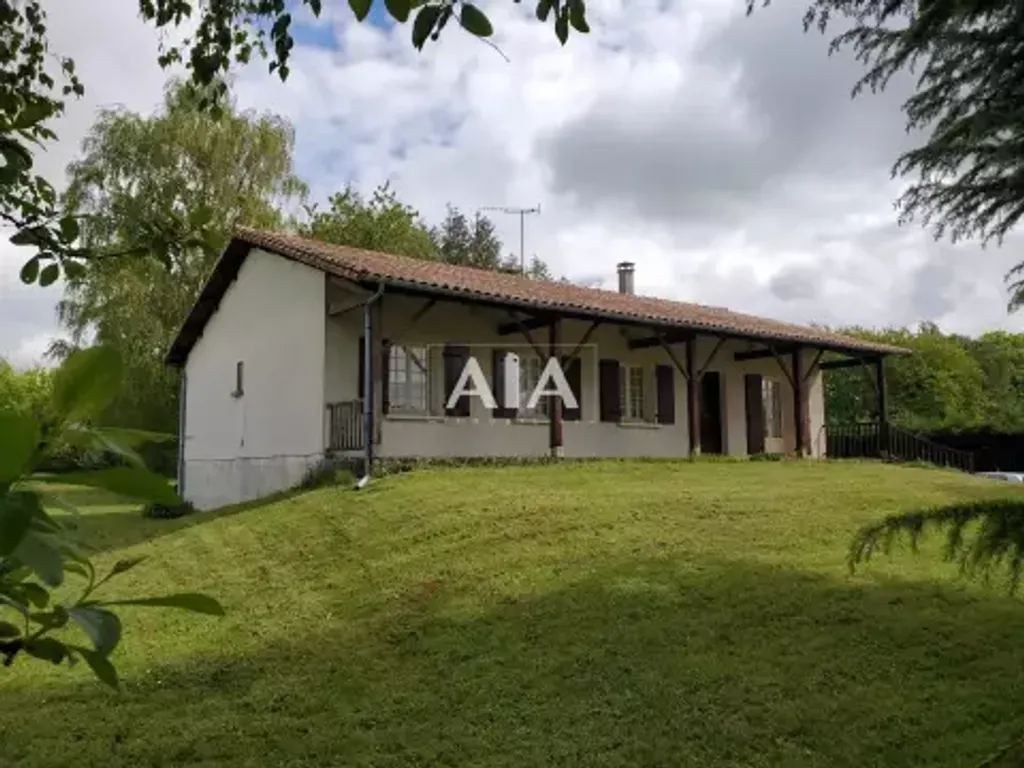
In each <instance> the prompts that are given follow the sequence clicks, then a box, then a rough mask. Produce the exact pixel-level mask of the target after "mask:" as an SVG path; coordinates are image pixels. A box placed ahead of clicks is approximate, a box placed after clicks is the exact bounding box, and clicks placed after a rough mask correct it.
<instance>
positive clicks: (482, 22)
mask: <svg viewBox="0 0 1024 768" xmlns="http://www.w3.org/2000/svg"><path fill="white" fill-rule="evenodd" d="M459 20H460V21H461V22H462V26H463V27H465V28H466V30H467V31H468V32H471V33H472V34H474V35H476V36H477V37H490V36H491V35H493V34H494V27H492V26H491V20H490V19H488V18H487V16H486V14H484V12H483V11H481V10H480V9H479V8H477V7H476V6H475V5H471V4H470V3H463V4H462V14H461V16H459Z"/></svg>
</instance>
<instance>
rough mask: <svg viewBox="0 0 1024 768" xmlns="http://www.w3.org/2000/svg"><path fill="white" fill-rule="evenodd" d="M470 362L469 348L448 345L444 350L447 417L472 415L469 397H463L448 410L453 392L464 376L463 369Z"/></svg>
mask: <svg viewBox="0 0 1024 768" xmlns="http://www.w3.org/2000/svg"><path fill="white" fill-rule="evenodd" d="M468 360H469V347H464V346H460V345H457V344H448V345H447V346H445V348H444V404H445V410H444V412H445V415H447V416H460V417H467V416H469V414H470V399H469V396H468V395H463V396H462V397H460V398H459V399H458V400H457V401H456V402H455V403H454V404H453V407H452V408H448V407H447V406H448V400H449V398H450V397H451V394H452V392H454V391H455V385H456V384H458V383H459V376H461V375H462V369H463V368H465V367H466V363H467V362H468Z"/></svg>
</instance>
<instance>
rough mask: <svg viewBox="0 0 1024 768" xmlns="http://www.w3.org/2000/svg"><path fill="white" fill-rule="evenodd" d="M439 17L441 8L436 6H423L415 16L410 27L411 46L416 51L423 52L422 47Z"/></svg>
mask: <svg viewBox="0 0 1024 768" xmlns="http://www.w3.org/2000/svg"><path fill="white" fill-rule="evenodd" d="M440 15H441V8H440V7H439V6H436V5H425V6H423V8H421V9H420V10H419V12H418V13H417V14H416V21H414V22H413V25H412V44H413V45H414V46H415V47H416V48H417V49H418V50H423V46H424V44H425V43H426V42H427V38H428V37H430V33H431V32H432V31H433V29H434V25H435V24H436V23H437V18H438V17H439V16H440Z"/></svg>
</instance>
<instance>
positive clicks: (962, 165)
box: [750, 0, 1024, 309]
mask: <svg viewBox="0 0 1024 768" xmlns="http://www.w3.org/2000/svg"><path fill="white" fill-rule="evenodd" d="M750 2H751V3H752V2H753V0H750ZM804 22H805V27H806V28H808V29H811V28H817V29H819V30H821V31H822V32H824V31H826V30H827V29H829V28H830V27H836V26H838V27H841V28H842V30H843V31H842V32H841V33H840V34H838V36H836V37H835V38H834V39H833V40H832V50H839V49H842V48H846V47H849V48H850V49H852V51H853V52H854V53H855V55H856V56H857V58H858V59H859V60H860V61H861V62H863V64H864V65H865V72H864V75H863V77H862V78H861V79H860V80H859V81H858V82H857V83H856V84H855V86H854V94H858V93H861V92H863V91H879V90H882V89H884V88H886V87H887V86H888V84H889V83H890V81H891V80H892V78H893V77H895V76H897V75H899V74H901V73H903V74H908V73H912V74H915V75H916V78H917V80H916V86H915V88H914V92H913V94H912V95H911V96H910V97H909V98H908V99H907V101H906V102H905V103H904V105H903V110H904V112H905V114H906V124H907V130H908V131H911V132H916V133H918V134H919V135H920V136H921V143H920V145H919V146H917V147H915V148H913V149H911V150H909V151H907V152H905V153H903V154H902V155H900V156H899V157H898V158H896V159H895V163H894V165H893V174H894V175H896V176H902V177H906V178H908V180H909V181H910V184H909V186H908V187H907V189H906V191H905V192H904V193H903V195H902V196H901V197H900V198H899V200H898V201H897V206H898V209H899V212H900V220H901V222H909V221H913V220H917V221H920V222H921V223H922V224H924V225H926V226H930V227H931V228H932V230H933V232H934V234H935V236H936V237H938V238H941V237H948V238H949V239H951V240H952V241H957V240H961V239H968V238H970V239H978V240H980V241H981V242H983V243H988V242H992V241H994V242H997V243H1001V242H1002V240H1003V238H1004V237H1005V235H1006V234H1007V233H1008V232H1010V230H1011V229H1013V228H1014V227H1015V226H1016V225H1017V223H1018V222H1019V221H1020V218H1021V216H1022V215H1024V108H1022V101H1021V82H1022V81H1024V5H1021V4H1020V3H1017V2H1009V0H1001V1H1000V0H997V1H996V2H977V1H976V2H970V1H968V2H962V1H961V0H928V1H927V2H918V1H917V0H814V2H813V3H812V4H811V6H810V8H809V9H808V10H807V13H806V16H805V18H804ZM1022 266H1024V265H1022ZM1011 275H1012V276H1016V277H1018V278H1019V277H1021V276H1024V275H1022V272H1021V267H1018V268H1017V269H1016V270H1015V271H1014V272H1013V273H1011ZM1022 289H1024V284H1022V283H1021V282H1019V281H1018V282H1015V283H1013V285H1012V286H1011V291H1012V295H1013V298H1012V299H1011V302H1010V308H1011V309H1014V308H1016V307H1018V306H1019V305H1020V304H1021V302H1022V301H1024V293H1022Z"/></svg>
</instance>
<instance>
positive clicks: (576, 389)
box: [562, 357, 583, 421]
mask: <svg viewBox="0 0 1024 768" xmlns="http://www.w3.org/2000/svg"><path fill="white" fill-rule="evenodd" d="M565 380H566V381H567V382H568V383H569V389H571V390H572V393H573V395H575V396H576V407H575V408H566V407H564V406H563V408H562V419H564V420H565V421H579V420H580V415H581V414H582V412H583V366H582V365H581V364H580V359H579V358H578V357H574V358H573V359H572V360H570V361H569V364H568V366H566V369H565Z"/></svg>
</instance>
